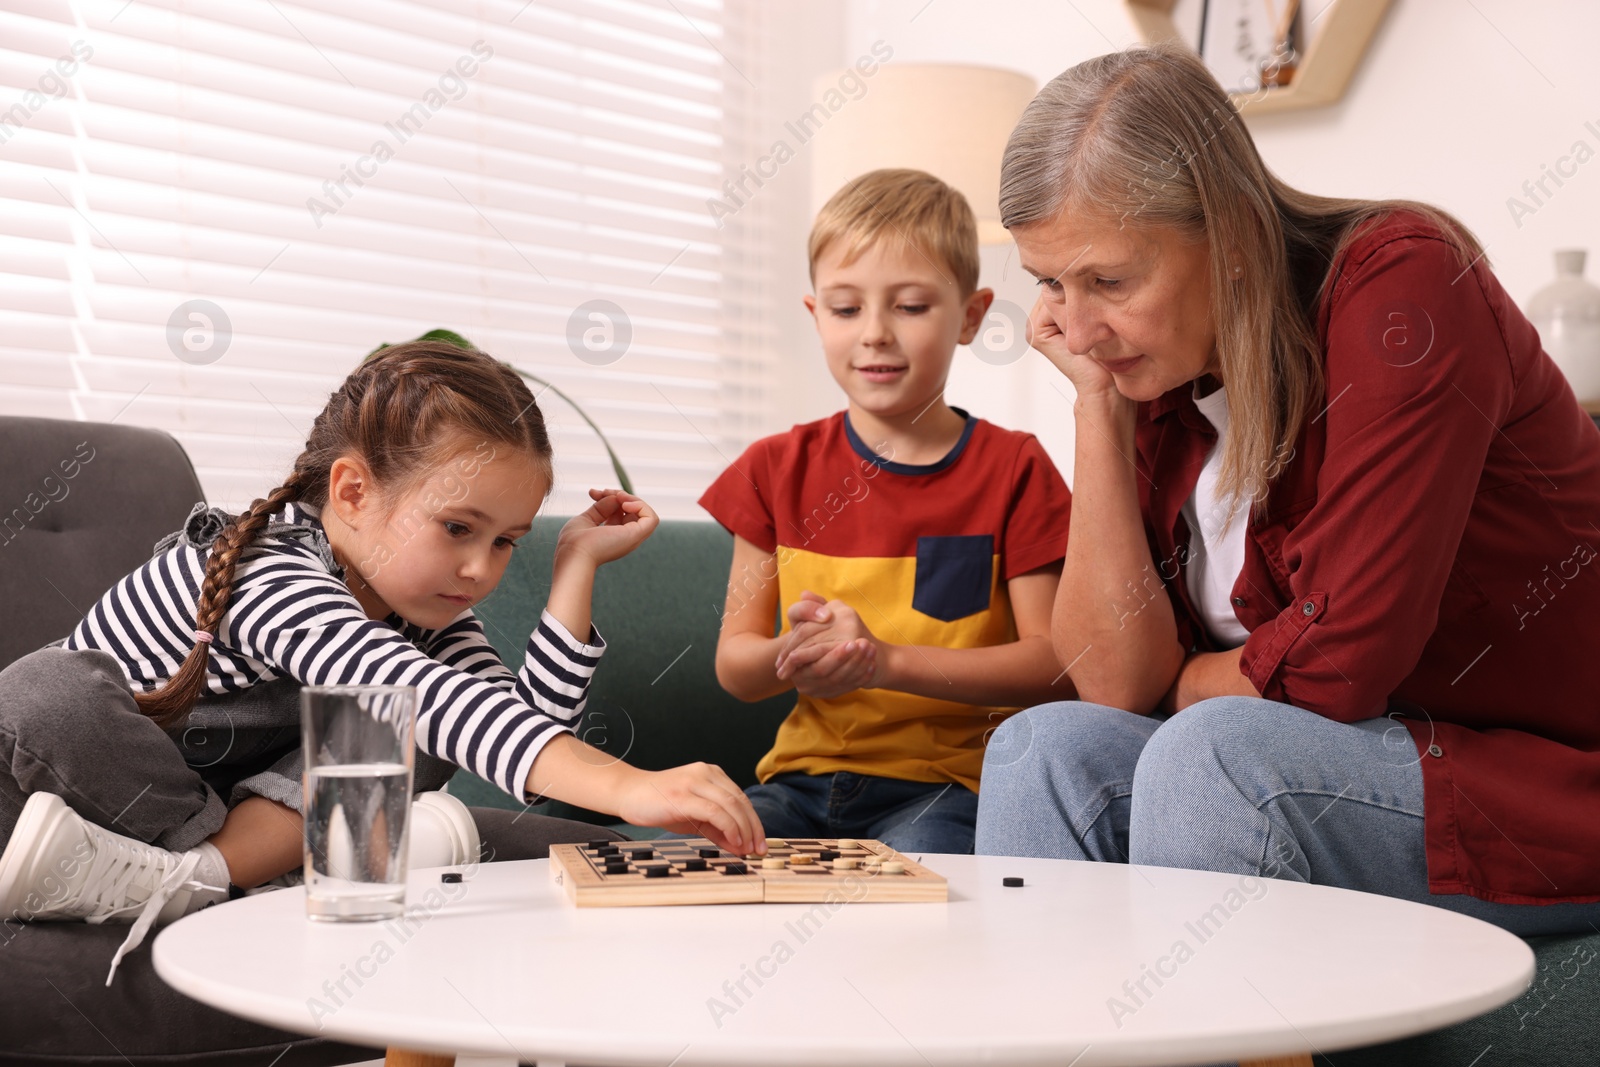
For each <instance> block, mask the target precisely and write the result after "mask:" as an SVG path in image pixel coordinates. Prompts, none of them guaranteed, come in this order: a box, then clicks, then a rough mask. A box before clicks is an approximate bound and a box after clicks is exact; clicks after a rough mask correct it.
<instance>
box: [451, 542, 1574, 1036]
mask: <svg viewBox="0 0 1600 1067" xmlns="http://www.w3.org/2000/svg"><path fill="white" fill-rule="evenodd" d="M562 521H563V520H561V519H559V518H541V519H540V520H539V521H538V523H537V524H536V525H535V527H534V529H533V532H532V533H530V534H529V535H528V536H527V537H525V538H523V541H522V545H521V547H519V548H518V549H517V551H516V553H515V554H514V556H513V558H512V563H511V566H510V568H509V569H508V570H507V572H506V575H505V578H504V579H503V580H502V581H501V583H500V588H499V589H497V590H496V591H495V593H494V595H493V596H491V597H490V598H489V599H488V600H487V601H485V602H484V603H483V605H482V606H481V608H480V611H479V614H480V615H481V616H482V618H483V620H484V627H485V629H486V630H487V631H488V633H489V637H490V639H491V640H492V641H493V642H494V643H495V646H496V647H497V648H498V649H499V650H500V654H501V656H502V657H503V658H504V659H505V660H506V662H507V664H509V665H510V666H511V667H512V668H513V669H515V668H516V667H518V666H519V665H520V664H521V661H522V649H523V645H524V643H525V642H526V641H527V637H528V634H529V633H530V632H531V631H532V629H533V627H534V624H535V623H537V621H538V618H539V612H540V611H541V610H542V608H543V607H544V603H545V598H546V596H547V595H548V593H549V590H550V564H551V554H552V551H553V549H554V547H555V538H556V534H557V532H559V530H560V529H561V524H562ZM732 557H733V539H732V537H731V536H730V535H729V534H728V533H727V532H726V531H724V530H723V529H722V528H721V527H720V526H718V525H716V524H715V523H711V522H685V521H674V522H663V523H662V524H661V526H660V527H659V528H658V529H657V531H656V533H655V535H654V536H653V537H651V538H650V540H649V541H647V542H645V544H644V545H643V546H642V547H641V548H640V549H639V550H638V551H636V552H634V553H633V554H632V555H630V556H627V557H626V558H624V559H621V560H618V561H617V562H615V563H612V564H608V565H607V566H605V567H602V568H601V570H600V576H599V579H598V581H597V582H596V584H595V596H594V618H595V625H596V626H598V627H599V629H600V632H601V633H603V634H604V635H605V638H606V641H607V643H608V644H609V646H610V647H609V648H608V650H607V651H606V654H605V658H604V659H603V660H602V661H601V663H600V669H599V671H598V672H597V673H596V675H595V681H594V687H593V689H592V690H591V693H590V697H589V709H588V712H587V713H586V715H585V717H584V720H583V722H582V723H581V724H580V727H579V734H580V735H581V736H582V737H583V738H584V740H586V741H588V742H589V743H591V744H593V745H595V746H596V747H597V748H601V749H604V750H605V751H606V752H608V753H612V754H614V755H616V756H617V757H618V758H623V759H626V760H628V762H630V763H633V764H635V765H636V766H640V767H646V768H650V769H652V770H655V769H660V768H664V767H673V766H676V765H678V764H681V763H690V762H693V761H695V760H706V761H707V762H711V763H716V764H718V765H720V766H721V767H722V768H723V769H724V770H725V771H727V772H728V774H729V775H730V776H731V777H732V778H733V780H734V781H736V782H738V783H739V784H741V785H748V784H750V783H751V782H754V781H755V773H754V772H755V765H756V761H757V760H758V759H760V758H761V755H762V753H764V752H765V751H766V750H767V748H768V746H769V745H770V744H771V742H772V738H773V736H774V734H775V732H776V730H777V728H778V724H779V723H780V722H782V721H783V717H784V715H785V714H787V712H788V709H789V707H790V706H791V704H792V702H793V701H792V697H791V696H789V695H784V696H778V697H773V698H772V699H770V700H765V701H762V702H761V703H758V704H743V703H740V702H739V701H737V700H735V699H734V698H733V697H731V696H729V695H728V694H727V693H725V692H723V690H722V687H721V686H719V685H718V684H717V678H716V672H715V670H714V668H713V662H714V659H715V653H716V647H717V630H718V626H719V624H720V622H721V617H722V604H723V594H724V591H725V589H726V587H727V581H728V566H729V563H730V561H731V560H732ZM449 790H450V792H451V793H453V794H455V795H456V796H459V797H461V798H462V799H463V800H465V801H466V802H467V803H468V804H471V805H477V806H499V807H508V808H518V807H520V805H518V804H517V803H516V802H515V801H513V800H512V799H511V798H510V797H509V796H507V795H505V794H504V793H502V792H500V791H499V790H498V789H496V788H495V787H494V786H492V785H490V784H489V783H487V782H485V781H483V780H482V779H480V778H476V777H474V776H472V775H469V774H468V773H467V772H465V771H460V772H458V773H457V774H456V776H455V778H454V779H453V780H452V781H451V782H450V785H449ZM541 810H543V811H545V812H546V813H548V814H552V815H562V816H565V817H569V818H577V819H584V820H586V821H589V822H593V823H597V824H602V825H611V826H617V827H618V828H620V829H622V830H623V832H625V833H627V834H629V835H630V836H633V837H648V836H653V835H654V834H656V833H658V832H659V831H656V830H652V829H648V828H640V827H627V826H620V825H618V824H616V823H615V821H614V819H613V818H612V817H611V816H607V815H601V814H599V813H597V812H591V811H584V810H582V809H575V808H571V807H569V806H567V805H564V804H561V803H558V802H554V801H552V802H550V803H549V804H547V805H545V806H544V807H543V808H542V809H541ZM1531 943H1532V945H1533V947H1534V951H1535V952H1536V953H1537V955H1538V974H1537V976H1536V977H1535V979H1534V985H1533V988H1532V989H1530V990H1529V991H1528V993H1527V994H1526V995H1524V996H1523V997H1521V998H1519V999H1518V1000H1516V1001H1514V1002H1512V1003H1511V1004H1508V1005H1506V1006H1505V1007H1503V1008H1500V1009H1499V1010H1497V1011H1493V1012H1490V1013H1489V1014H1488V1015H1485V1016H1482V1017H1480V1018H1478V1019H1474V1020H1472V1021H1470V1022H1467V1023H1462V1024H1460V1025H1458V1026H1453V1027H1450V1028H1449V1029H1446V1030H1440V1031H1437V1032H1435V1033H1432V1034H1426V1035H1424V1036H1422V1037H1416V1038H1411V1039H1408V1040H1405V1041H1397V1042H1393V1043H1390V1044H1387V1045H1378V1046H1373V1047H1371V1048H1365V1049H1352V1050H1349V1051H1346V1052H1336V1053H1333V1054H1331V1055H1329V1056H1321V1055H1318V1056H1317V1057H1315V1059H1316V1062H1317V1063H1318V1064H1319V1065H1325V1067H1326V1065H1336V1067H1545V1065H1555V1064H1560V1065H1564V1067H1565V1065H1577V1064H1585V1063H1596V1062H1600V931H1595V932H1594V933H1592V934H1590V935H1588V936H1572V937H1553V938H1539V939H1535V940H1533V941H1532V942H1531ZM1284 949H1285V951H1293V950H1294V946H1292V945H1285V946H1284ZM1382 966H1383V961H1382V960H1374V961H1373V967H1374V968H1380V967H1382Z"/></svg>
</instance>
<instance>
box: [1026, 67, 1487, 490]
mask: <svg viewBox="0 0 1600 1067" xmlns="http://www.w3.org/2000/svg"><path fill="white" fill-rule="evenodd" d="M1400 210H1404V211H1413V212H1416V213H1417V214H1419V215H1421V216H1423V217H1424V219H1425V220H1426V221H1427V222H1428V223H1430V224H1431V225H1433V226H1436V227H1438V229H1439V230H1440V231H1442V233H1443V236H1444V238H1445V240H1446V241H1448V242H1449V243H1450V244H1451V245H1452V247H1454V248H1455V250H1456V252H1457V253H1458V255H1459V256H1460V259H1461V262H1462V264H1463V265H1466V264H1468V263H1470V262H1471V261H1472V260H1474V259H1477V258H1480V257H1481V256H1482V249H1481V248H1480V246H1479V244H1478V241H1477V239H1476V238H1475V237H1473V235H1472V233H1471V232H1470V231H1469V230H1468V229H1467V228H1466V227H1465V226H1463V225H1462V224H1461V223H1460V222H1459V221H1457V220H1456V219H1455V218H1453V217H1451V216H1450V215H1448V214H1446V213H1445V212H1443V211H1441V210H1439V209H1438V208H1435V207H1432V206H1430V205H1428V204H1421V203H1417V202H1415V201H1411V200H1356V199H1345V198H1335V197H1326V196H1314V195H1312V194H1310V193H1304V192H1301V191H1299V190H1298V189H1294V188H1291V187H1290V186H1289V185H1287V184H1285V183H1284V182H1282V181H1281V180H1279V179H1278V178H1277V177H1276V176H1274V175H1273V174H1272V173H1271V172H1270V171H1268V170H1267V168H1266V166H1265V165H1264V164H1263V163H1262V161H1261V156H1260V154H1259V153H1258V152H1257V151H1256V146H1255V142H1254V141H1253V140H1252V139H1251V137H1250V133H1249V131H1248V130H1246V129H1245V126H1244V123H1243V122H1241V121H1240V119H1239V113H1238V111H1237V110H1236V109H1235V108H1234V106H1233V103H1232V102H1231V101H1230V100H1229V98H1228V95H1227V93H1226V92H1224V91H1223V89H1222V86H1221V85H1220V84H1218V82H1217V80H1216V78H1215V77H1214V76H1213V75H1212V74H1211V72H1210V71H1209V70H1208V69H1207V68H1206V66H1205V64H1204V63H1202V62H1201V60H1200V58H1199V57H1198V56H1196V55H1195V54H1194V52H1192V51H1191V50H1189V49H1188V48H1186V47H1184V46H1183V45H1181V44H1177V43H1170V42H1169V43H1163V44H1158V45H1153V46H1150V47H1143V48H1135V49H1131V50H1129V51H1125V52H1113V53H1110V54H1108V55H1103V56H1098V57H1096V58H1094V59H1091V60H1088V61H1086V62H1084V63H1080V64H1078V65H1077V66H1075V67H1073V68H1071V69H1070V70H1068V71H1066V72H1065V73H1063V74H1060V75H1058V76H1057V77H1056V78H1055V79H1053V80H1052V81H1051V82H1050V83H1049V84H1048V85H1046V86H1045V87H1044V88H1043V89H1042V90H1041V91H1040V92H1039V95H1038V96H1036V97H1034V99H1033V101H1032V102H1031V103H1030V104H1029V105H1028V107H1027V109H1026V110H1025V111H1024V112H1023V114H1022V118H1021V120H1020V121H1019V122H1018V123H1017V126H1016V129H1015V130H1013V131H1012V133H1011V138H1010V140H1009V141H1008V142H1007V144H1006V151H1005V157H1004V162H1003V163H1002V166H1001V176H1000V220H1001V222H1002V223H1003V224H1004V225H1005V226H1006V228H1007V229H1014V228H1016V227H1019V226H1026V225H1029V224H1031V223H1035V222H1041V221H1048V220H1053V219H1055V218H1058V217H1059V216H1060V215H1062V214H1064V213H1066V212H1073V213H1082V214H1083V215H1084V216H1085V217H1088V218H1092V219H1105V220H1107V221H1110V220H1113V219H1114V220H1117V221H1118V222H1119V223H1120V224H1121V225H1122V226H1123V227H1126V228H1141V229H1157V228H1167V229H1171V230H1174V231H1176V232H1177V233H1178V235H1179V236H1180V238H1182V239H1184V240H1189V241H1201V240H1206V239H1209V240H1210V243H1211V249H1210V274H1211V287H1212V304H1211V317H1212V323H1213V326H1214V328H1215V330H1216V346H1217V358H1218V361H1219V363H1220V366H1221V371H1222V380H1223V384H1224V385H1225V386H1226V387H1227V390H1228V408H1229V415H1230V418H1229V424H1228V435H1227V440H1226V441H1224V442H1223V453H1222V469H1221V471H1220V472H1219V477H1218V490H1219V493H1220V495H1222V496H1223V497H1225V498H1231V499H1232V502H1233V503H1232V507H1233V509H1234V510H1237V508H1238V507H1239V505H1240V504H1241V503H1243V502H1250V501H1259V500H1262V499H1263V498H1264V497H1265V495H1266V490H1267V488H1268V487H1269V486H1270V485H1271V483H1272V481H1273V480H1274V479H1275V478H1276V477H1277V476H1278V475H1279V474H1280V473H1281V472H1282V470H1283V468H1284V466H1285V464H1286V457H1287V456H1290V455H1291V454H1292V452H1293V449H1294V445H1295V441H1296V440H1297V438H1298V437H1299V434H1300V430H1301V428H1302V427H1303V426H1304V424H1305V421H1306V419H1307V418H1309V417H1310V416H1311V413H1312V412H1313V410H1314V409H1315V406H1316V405H1317V404H1319V403H1320V402H1321V400H1322V396H1323V391H1324V383H1323V375H1322V352H1321V350H1320V348H1319V347H1318V343H1317V333H1316V320H1315V316H1316V309H1317V305H1318V302H1319V301H1320V299H1321V297H1322V294H1323V292H1324V291H1325V290H1326V289H1327V288H1328V286H1329V285H1330V284H1331V281H1332V275H1333V273H1334V272H1333V270H1332V266H1333V264H1334V262H1335V261H1336V260H1337V259H1338V258H1339V256H1340V254H1341V253H1342V252H1343V251H1344V249H1345V247H1346V246H1347V245H1348V244H1349V243H1350V241H1351V240H1352V239H1353V237H1354V236H1355V235H1356V234H1357V233H1358V232H1360V231H1361V230H1362V229H1364V228H1365V226H1366V224H1368V223H1371V222H1375V221H1376V220H1377V219H1378V218H1379V217H1380V216H1383V215H1387V214H1389V213H1391V212H1394V211H1400ZM1235 265H1237V266H1238V267H1241V268H1242V273H1241V274H1239V275H1235V274H1233V269H1234V267H1235Z"/></svg>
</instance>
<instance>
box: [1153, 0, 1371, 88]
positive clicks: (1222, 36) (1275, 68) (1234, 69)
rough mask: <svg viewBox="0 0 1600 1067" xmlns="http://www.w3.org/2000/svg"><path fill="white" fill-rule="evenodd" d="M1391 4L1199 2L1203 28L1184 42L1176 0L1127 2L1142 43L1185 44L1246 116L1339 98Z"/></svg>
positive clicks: (1356, 0) (1363, 0) (1347, 0)
mask: <svg viewBox="0 0 1600 1067" xmlns="http://www.w3.org/2000/svg"><path fill="white" fill-rule="evenodd" d="M1389 2H1390V0H1200V4H1201V11H1200V18H1199V25H1198V29H1197V31H1196V32H1195V33H1194V34H1192V35H1191V36H1190V37H1189V38H1185V37H1184V35H1183V34H1180V33H1179V32H1178V29H1177V27H1176V26H1175V25H1174V24H1173V18H1172V9H1173V7H1174V6H1175V5H1176V3H1177V0H1125V3H1126V4H1127V10H1128V14H1129V15H1130V16H1131V18H1132V20H1133V24H1134V26H1135V27H1136V28H1137V30H1138V32H1139V34H1140V36H1141V37H1142V38H1143V39H1144V40H1146V41H1159V40H1180V41H1181V40H1188V42H1189V43H1190V44H1192V45H1193V46H1194V47H1195V49H1196V50H1197V51H1198V52H1199V53H1200V57H1201V58H1202V59H1204V60H1205V62H1206V66H1208V67H1210V68H1211V71H1212V73H1214V74H1215V75H1216V76H1217V80H1218V81H1219V82H1221V83H1222V85H1223V87H1224V88H1226V89H1227V90H1228V92H1229V94H1230V95H1231V96H1232V99H1233V103H1234V106H1235V107H1237V108H1238V109H1239V110H1240V112H1242V113H1243V114H1246V115H1259V114H1265V113H1268V112H1274V111H1287V110H1291V109H1295V108H1305V107H1319V106H1322V105H1324V104H1331V103H1333V102H1334V101H1336V100H1338V99H1339V98H1340V97H1341V96H1343V95H1344V91H1345V88H1346V87H1347V86H1348V85H1349V84H1350V79H1351V77H1352V76H1353V75H1354V74H1355V70H1356V67H1357V66H1358V65H1359V64H1360V62H1361V57H1362V55H1363V54H1364V53H1365V52H1366V50H1367V45H1368V44H1369V43H1370V42H1371V40H1372V35H1373V34H1374V33H1376V32H1377V29H1378V24H1379V23H1380V22H1382V21H1383V14H1384V12H1385V11H1387V10H1388V7H1389ZM1192 14H1193V10H1192V9H1191V10H1190V15H1191V16H1192ZM1186 21H1187V20H1186Z"/></svg>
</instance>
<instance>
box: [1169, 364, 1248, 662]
mask: <svg viewBox="0 0 1600 1067" xmlns="http://www.w3.org/2000/svg"><path fill="white" fill-rule="evenodd" d="M1194 404H1195V407H1197V408H1199V409H1200V414H1202V415H1204V416H1205V417H1206V421H1207V422H1209V423H1211V425H1212V426H1214V427H1216V430H1217V443H1216V444H1215V445H1213V446H1212V447H1211V451H1210V452H1208V453H1206V462H1205V465H1204V466H1203V467H1201V468H1200V479H1199V481H1197V482H1195V485H1194V493H1193V494H1192V495H1190V497H1189V499H1188V500H1187V501H1185V502H1184V505H1183V511H1182V515H1183V518H1184V521H1185V522H1187V523H1188V524H1189V563H1188V566H1187V568H1185V573H1186V574H1187V576H1188V584H1189V600H1190V602H1191V603H1193V604H1194V606H1195V610H1196V611H1198V612H1199V613H1200V618H1201V620H1202V621H1203V622H1204V623H1205V626H1206V629H1207V630H1208V631H1210V633H1211V636H1212V637H1213V638H1214V639H1215V640H1216V641H1217V642H1218V643H1219V644H1220V645H1222V647H1224V648H1237V647H1238V646H1240V645H1242V644H1244V641H1245V638H1247V637H1249V636H1250V631H1249V630H1246V629H1245V628H1244V625H1243V624H1242V623H1241V622H1239V617H1238V616H1237V615H1235V614H1234V613H1233V586H1234V583H1235V582H1237V581H1238V580H1239V572H1240V571H1242V570H1244V537H1245V528H1246V527H1247V526H1248V525H1249V522H1250V510H1249V508H1248V507H1247V506H1244V505H1241V506H1240V508H1239V511H1238V513H1237V514H1236V515H1234V516H1233V518H1232V521H1231V522H1230V521H1229V517H1228V500H1227V499H1226V498H1223V499H1218V497H1217V475H1218V474H1219V473H1221V471H1222V442H1223V441H1224V440H1225V439H1226V438H1227V436H1228V391H1227V390H1226V389H1218V390H1216V391H1215V392H1213V393H1210V394H1208V395H1206V396H1200V395H1199V383H1196V386H1195V396H1194Z"/></svg>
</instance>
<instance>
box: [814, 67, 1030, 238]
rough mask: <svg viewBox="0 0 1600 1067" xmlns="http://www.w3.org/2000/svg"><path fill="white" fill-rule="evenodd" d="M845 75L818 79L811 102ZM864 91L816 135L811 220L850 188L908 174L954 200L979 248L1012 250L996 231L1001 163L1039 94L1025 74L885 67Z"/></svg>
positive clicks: (986, 69)
mask: <svg viewBox="0 0 1600 1067" xmlns="http://www.w3.org/2000/svg"><path fill="white" fill-rule="evenodd" d="M845 74H846V72H845V71H843V70H839V71H833V72H831V73H829V74H824V75H822V76H821V77H819V78H818V79H817V84H816V97H815V98H816V99H819V100H820V99H823V97H824V96H825V94H826V93H828V92H829V91H830V90H836V89H837V87H838V85H839V80H840V78H841V77H844V76H845ZM863 81H864V82H865V84H866V91H865V92H864V93H863V94H862V95H861V97H860V99H856V100H850V101H848V102H847V103H845V104H844V105H843V106H842V107H841V108H839V110H838V112H837V113H836V114H833V115H832V116H831V117H830V118H829V120H828V122H827V124H826V125H825V126H824V127H823V128H822V129H820V130H818V131H817V136H816V138H815V142H814V145H813V148H814V152H813V155H812V157H811V159H812V163H811V189H812V213H813V214H815V213H816V210H817V209H819V208H821V207H822V205H823V204H824V203H826V202H827V200H828V198H829V197H830V196H832V195H833V194H834V193H836V192H838V190H839V188H840V187H841V186H843V185H844V184H845V183H846V182H848V181H849V180H850V179H852V178H855V177H857V176H859V175H861V174H865V173H866V172H867V171H869V170H877V169H879V168H880V167H913V168H915V169H917V170H925V171H927V172H928V173H929V174H932V175H934V176H935V177H937V178H940V179H941V180H943V181H945V182H947V183H949V184H950V185H952V186H954V187H955V188H956V189H958V190H960V191H961V193H962V195H964V196H965V197H966V198H967V201H968V202H969V203H970V204H971V205H972V210H973V213H974V214H976V215H977V217H978V240H979V241H980V242H981V243H983V244H1004V243H1005V242H1006V241H1008V240H1010V237H1009V235H1008V234H1007V233H1006V231H1005V229H1004V227H1002V226H1001V225H1000V159H1001V156H1002V155H1003V154H1004V152H1005V147H1006V139H1007V138H1008V137H1010V136H1011V130H1012V127H1014V126H1015V125H1016V124H1017V120H1018V119H1019V118H1021V117H1022V110H1023V108H1025V107H1027V105H1028V101H1030V100H1032V99H1033V95H1034V93H1035V92H1037V90H1038V87H1037V85H1036V84H1035V82H1034V80H1033V79H1032V78H1030V77H1028V76H1027V75H1026V74H1019V73H1017V72H1016V71H1011V70H1000V69H998V68H996V67H975V66H968V65H965V64H958V63H906V64H899V63H886V64H884V65H883V66H882V67H880V68H878V69H877V70H876V71H875V72H873V74H872V76H871V77H869V78H865V79H863Z"/></svg>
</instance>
